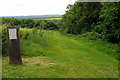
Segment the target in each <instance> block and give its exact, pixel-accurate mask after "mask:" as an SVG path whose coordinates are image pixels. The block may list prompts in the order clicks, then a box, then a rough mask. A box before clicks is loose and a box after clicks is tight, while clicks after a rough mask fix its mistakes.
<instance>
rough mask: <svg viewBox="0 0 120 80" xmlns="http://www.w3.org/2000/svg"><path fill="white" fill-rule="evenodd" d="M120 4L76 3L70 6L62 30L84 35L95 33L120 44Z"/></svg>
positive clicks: (63, 20) (64, 16) (64, 17)
mask: <svg viewBox="0 0 120 80" xmlns="http://www.w3.org/2000/svg"><path fill="white" fill-rule="evenodd" d="M119 12H120V2H106V3H105V2H94V3H93V2H76V3H75V4H74V5H68V6H67V11H66V13H65V14H64V15H63V19H62V26H61V27H60V30H61V31H62V32H63V33H70V34H83V33H86V32H92V31H95V32H97V33H99V34H101V36H102V39H103V40H105V41H108V42H112V43H120V19H119V17H120V13H119Z"/></svg>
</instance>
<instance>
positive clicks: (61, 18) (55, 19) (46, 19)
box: [46, 18, 62, 20]
mask: <svg viewBox="0 0 120 80" xmlns="http://www.w3.org/2000/svg"><path fill="white" fill-rule="evenodd" d="M61 19H62V18H48V19H46V20H61Z"/></svg>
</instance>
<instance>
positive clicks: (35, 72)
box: [2, 29, 118, 78]
mask: <svg viewBox="0 0 120 80" xmlns="http://www.w3.org/2000/svg"><path fill="white" fill-rule="evenodd" d="M40 32H41V31H38V32H37V31H34V34H32V30H31V29H21V34H22V35H21V50H22V56H23V65H19V66H17V65H10V64H8V57H3V58H2V59H3V61H2V63H3V74H2V76H3V78H117V77H118V61H117V60H116V59H114V58H113V57H111V56H109V55H107V54H108V53H112V52H114V47H115V45H111V44H109V43H104V42H102V41H90V40H83V39H78V40H76V39H74V36H71V37H68V36H65V35H63V34H61V33H60V32H58V31H43V33H44V34H43V35H42V37H41V35H40V34H41V33H40ZM26 33H27V35H28V34H30V36H26Z"/></svg>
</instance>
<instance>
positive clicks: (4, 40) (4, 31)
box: [1, 24, 9, 55]
mask: <svg viewBox="0 0 120 80" xmlns="http://www.w3.org/2000/svg"><path fill="white" fill-rule="evenodd" d="M7 26H9V25H7V24H4V25H2V26H1V27H2V28H1V29H2V54H3V55H5V54H7V53H8V52H7Z"/></svg>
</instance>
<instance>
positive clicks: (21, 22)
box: [2, 18, 58, 30]
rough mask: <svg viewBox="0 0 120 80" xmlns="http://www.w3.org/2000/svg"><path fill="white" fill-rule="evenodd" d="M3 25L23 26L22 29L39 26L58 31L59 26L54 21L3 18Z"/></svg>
mask: <svg viewBox="0 0 120 80" xmlns="http://www.w3.org/2000/svg"><path fill="white" fill-rule="evenodd" d="M2 23H3V24H10V25H12V26H21V27H22V28H25V27H27V28H34V27H38V26H39V27H42V28H43V29H47V30H49V29H50V30H54V29H58V27H57V25H56V24H55V23H54V21H52V20H35V19H17V18H2Z"/></svg>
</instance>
